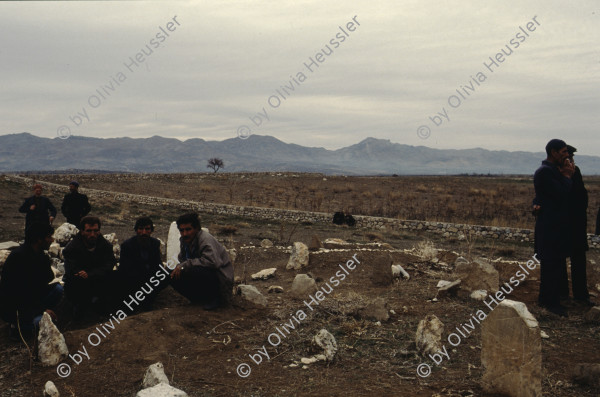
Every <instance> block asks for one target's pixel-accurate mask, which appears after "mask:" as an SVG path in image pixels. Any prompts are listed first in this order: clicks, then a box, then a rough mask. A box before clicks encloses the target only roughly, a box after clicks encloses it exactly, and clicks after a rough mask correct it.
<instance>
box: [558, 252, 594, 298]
mask: <svg viewBox="0 0 600 397" xmlns="http://www.w3.org/2000/svg"><path fill="white" fill-rule="evenodd" d="M586 260H587V259H586V255H585V251H584V250H581V251H577V252H574V253H573V254H572V255H571V283H572V286H573V298H575V299H583V300H586V299H589V298H590V294H589V292H588V288H587V273H586ZM560 297H561V298H568V297H569V275H568V272H567V263H566V262H565V265H564V266H563V267H562V268H561V271H560Z"/></svg>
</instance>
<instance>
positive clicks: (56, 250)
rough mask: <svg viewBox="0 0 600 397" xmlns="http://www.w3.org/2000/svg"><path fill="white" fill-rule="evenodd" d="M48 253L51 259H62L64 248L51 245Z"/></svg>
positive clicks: (54, 244) (58, 245) (55, 244)
mask: <svg viewBox="0 0 600 397" xmlns="http://www.w3.org/2000/svg"><path fill="white" fill-rule="evenodd" d="M48 253H49V254H50V257H52V258H60V257H61V253H62V248H61V247H60V244H58V243H52V244H50V248H48Z"/></svg>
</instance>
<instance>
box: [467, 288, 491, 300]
mask: <svg viewBox="0 0 600 397" xmlns="http://www.w3.org/2000/svg"><path fill="white" fill-rule="evenodd" d="M487 294H488V293H487V291H486V290H484V289H478V290H475V291H473V292H471V299H475V300H477V301H482V300H484V299H485V297H486V296H487Z"/></svg>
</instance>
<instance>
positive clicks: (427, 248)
mask: <svg viewBox="0 0 600 397" xmlns="http://www.w3.org/2000/svg"><path fill="white" fill-rule="evenodd" d="M414 249H415V254H417V255H418V256H420V257H421V258H422V259H424V260H426V261H430V260H432V259H433V258H436V257H437V253H438V250H437V248H435V246H434V245H433V242H432V241H431V240H426V241H421V242H420V243H418V244H417V245H416V246H415V248H414Z"/></svg>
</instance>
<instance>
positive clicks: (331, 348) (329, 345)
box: [312, 328, 337, 361]
mask: <svg viewBox="0 0 600 397" xmlns="http://www.w3.org/2000/svg"><path fill="white" fill-rule="evenodd" d="M312 343H313V345H314V346H318V347H320V348H321V349H323V354H324V355H325V358H326V359H327V361H331V360H333V357H334V356H335V354H336V353H337V343H336V341H335V338H334V337H333V335H331V334H330V333H329V331H327V330H326V329H325V328H323V329H322V330H320V331H319V332H318V333H317V334H316V335H315V336H314V338H313V340H312Z"/></svg>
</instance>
